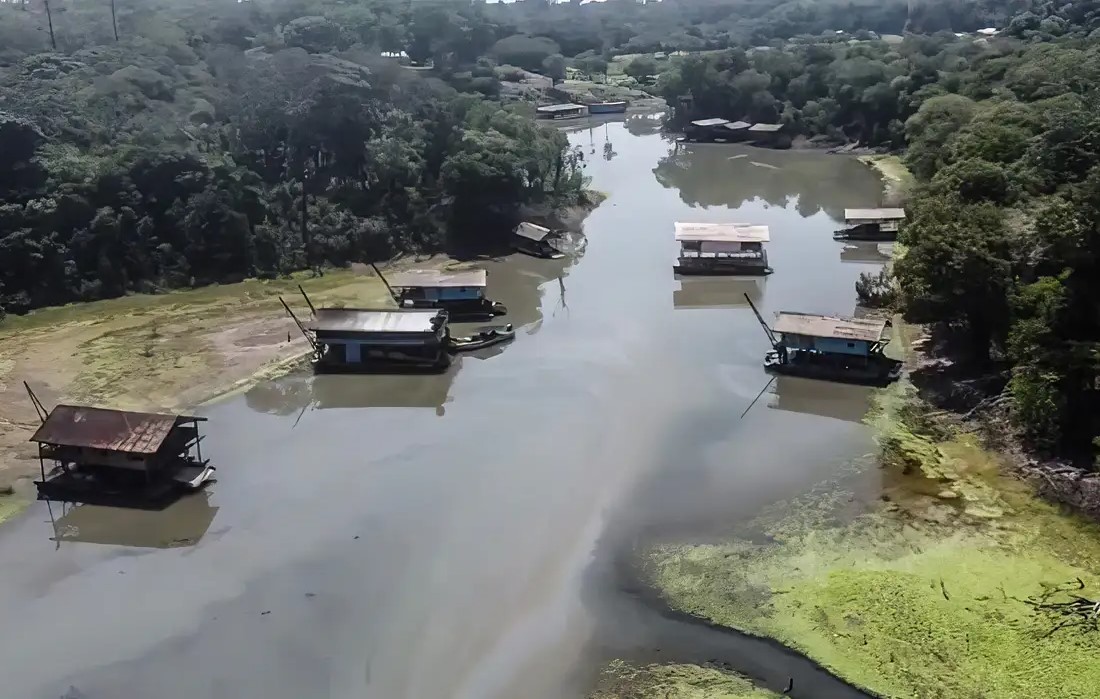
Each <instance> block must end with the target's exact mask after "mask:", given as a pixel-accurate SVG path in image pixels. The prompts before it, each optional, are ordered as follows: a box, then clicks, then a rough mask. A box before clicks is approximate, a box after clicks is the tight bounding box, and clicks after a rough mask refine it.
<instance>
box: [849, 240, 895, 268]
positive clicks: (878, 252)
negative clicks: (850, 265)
mask: <svg viewBox="0 0 1100 699" xmlns="http://www.w3.org/2000/svg"><path fill="white" fill-rule="evenodd" d="M890 247H891V246H890V245H884V244H882V243H847V244H845V245H844V247H843V248H842V249H841V251H840V261H841V262H861V263H865V264H866V263H876V264H882V263H883V262H889V261H890Z"/></svg>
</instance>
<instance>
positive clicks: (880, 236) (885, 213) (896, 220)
mask: <svg viewBox="0 0 1100 699" xmlns="http://www.w3.org/2000/svg"><path fill="white" fill-rule="evenodd" d="M904 220H905V209H845V210H844V223H846V224H847V225H848V227H847V228H844V229H842V230H839V231H834V232H833V240H852V241H860V240H865V241H872V242H875V241H877V242H881V241H888V240H896V239H897V237H898V228H899V227H900V225H901V222H902V221H904Z"/></svg>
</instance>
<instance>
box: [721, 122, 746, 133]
mask: <svg viewBox="0 0 1100 699" xmlns="http://www.w3.org/2000/svg"><path fill="white" fill-rule="evenodd" d="M750 126H752V124H750V123H749V122H747V121H733V122H730V123H728V124H726V128H727V129H729V130H730V131H743V130H745V129H747V128H749V127H750Z"/></svg>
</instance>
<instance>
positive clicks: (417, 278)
mask: <svg viewBox="0 0 1100 699" xmlns="http://www.w3.org/2000/svg"><path fill="white" fill-rule="evenodd" d="M487 277H488V275H487V274H486V272H485V270H483V269H462V270H454V271H450V272H444V271H437V270H434V269H412V270H409V271H407V272H397V273H395V274H393V275H391V276H390V278H389V282H390V286H397V287H403V288H412V287H421V288H424V287H434V288H440V287H456V286H485V282H486V278H487Z"/></svg>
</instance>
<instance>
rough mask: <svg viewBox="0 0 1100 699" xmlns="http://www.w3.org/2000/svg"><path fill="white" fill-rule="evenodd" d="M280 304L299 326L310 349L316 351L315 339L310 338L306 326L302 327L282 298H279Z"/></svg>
mask: <svg viewBox="0 0 1100 699" xmlns="http://www.w3.org/2000/svg"><path fill="white" fill-rule="evenodd" d="M279 303H281V304H283V308H285V309H286V312H287V313H288V314H289V315H290V317H291V318H293V319H294V324H295V325H297V326H298V329H299V330H301V331H302V337H304V338H305V339H306V342H308V343H309V345H310V347H312V348H313V349H314V350H315V351H316V349H317V343H316V342H314V341H313V338H312V337H310V336H309V332H308V331H307V330H306V326H304V325H302V322H301V321H300V320H298V316H296V315H294V311H292V310H290V306H288V305H287V304H286V301H284V300H283V297H282V296H280V297H279Z"/></svg>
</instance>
